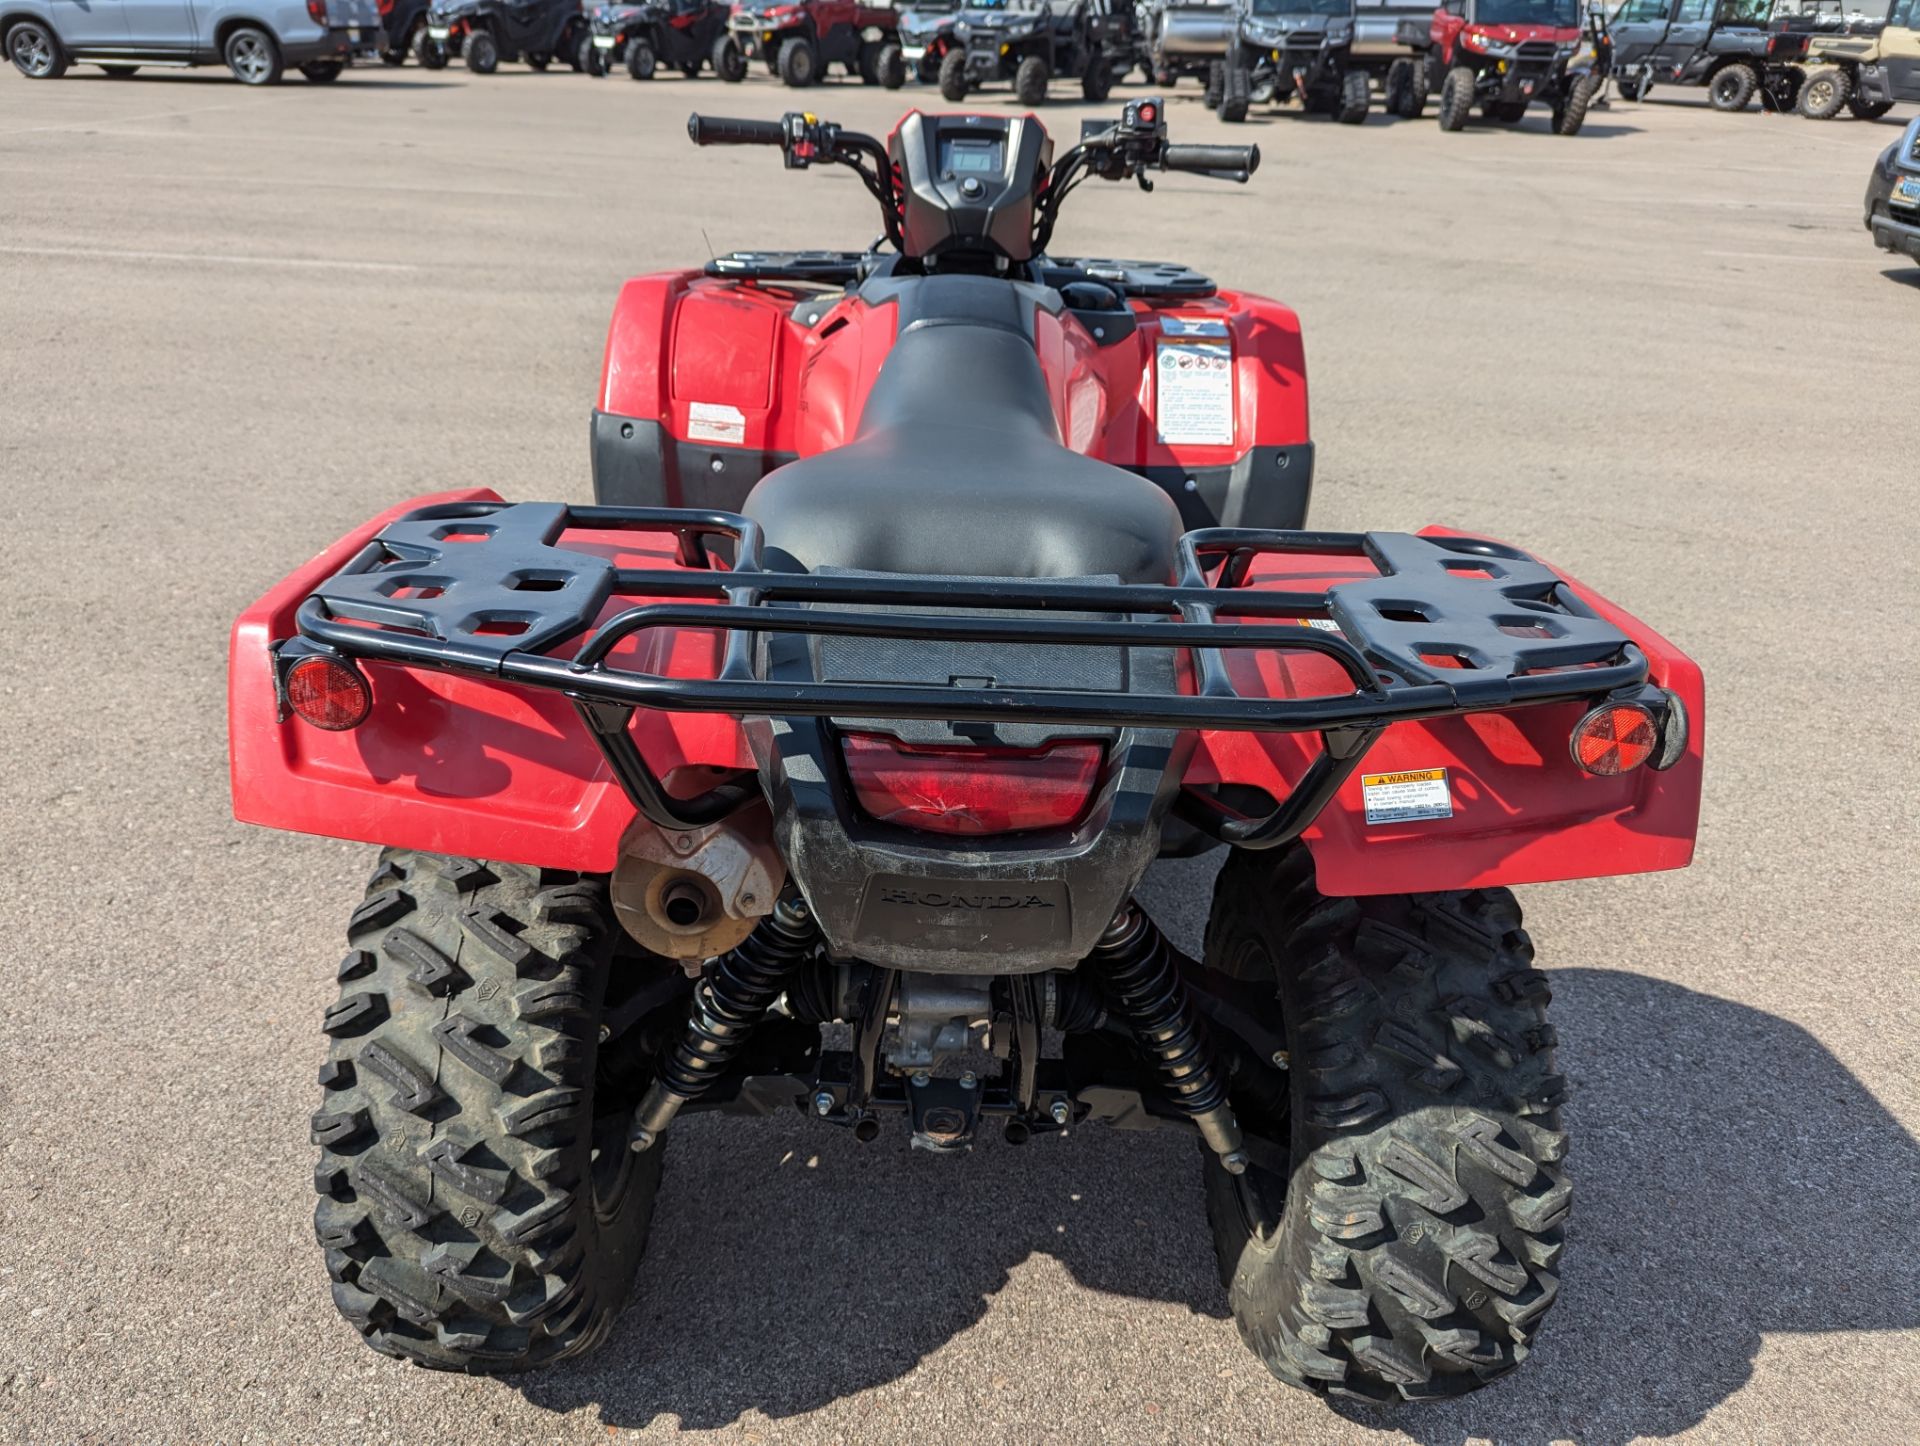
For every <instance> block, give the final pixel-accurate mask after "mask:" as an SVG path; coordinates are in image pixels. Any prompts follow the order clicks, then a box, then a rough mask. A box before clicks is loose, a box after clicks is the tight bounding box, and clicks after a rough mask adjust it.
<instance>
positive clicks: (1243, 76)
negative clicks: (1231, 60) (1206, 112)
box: [1218, 65, 1253, 125]
mask: <svg viewBox="0 0 1920 1446" xmlns="http://www.w3.org/2000/svg"><path fill="white" fill-rule="evenodd" d="M1252 90H1253V77H1252V76H1250V75H1248V74H1247V68H1246V67H1245V66H1244V65H1229V66H1228V67H1227V74H1226V79H1225V81H1224V82H1223V84H1222V89H1221V91H1220V110H1219V112H1218V114H1219V116H1220V119H1221V120H1223V121H1225V122H1226V123H1227V124H1228V125H1239V124H1240V122H1241V121H1243V120H1245V119H1246V118H1247V105H1248V103H1249V102H1250V100H1251V98H1252Z"/></svg>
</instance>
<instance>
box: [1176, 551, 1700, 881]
mask: <svg viewBox="0 0 1920 1446" xmlns="http://www.w3.org/2000/svg"><path fill="white" fill-rule="evenodd" d="M1424 531H1425V535H1428V536H1458V535H1460V534H1457V533H1452V532H1450V531H1449V530H1448V529H1445V528H1427V529H1425V530H1424ZM1367 572H1368V567H1367V564H1366V563H1364V562H1361V561H1358V560H1354V559H1340V560H1339V566H1338V570H1335V567H1334V560H1332V559H1318V560H1316V559H1312V558H1295V559H1283V558H1276V557H1268V558H1265V559H1262V561H1261V562H1260V563H1259V564H1257V565H1256V567H1255V569H1254V574H1253V577H1254V585H1256V586H1259V585H1265V586H1269V587H1280V588H1299V587H1314V586H1318V585H1321V584H1324V583H1328V582H1334V581H1338V580H1339V579H1340V578H1341V577H1343V576H1345V577H1352V576H1355V575H1364V574H1366V573H1367ZM1562 575H1563V576H1564V574H1562ZM1569 581H1570V582H1571V581H1572V580H1571V579H1569ZM1572 586H1573V588H1574V590H1575V592H1576V593H1578V594H1579V596H1580V597H1581V598H1582V599H1583V600H1584V601H1585V602H1586V603H1587V604H1588V605H1589V606H1590V607H1592V608H1593V609H1594V611H1595V612H1597V613H1599V614H1600V615H1601V616H1602V617H1604V618H1606V619H1607V620H1608V621H1609V622H1611V623H1613V624H1614V625H1615V626H1616V627H1618V628H1619V629H1620V630H1621V631H1622V632H1624V633H1626V634H1627V636H1628V637H1630V638H1632V639H1633V640H1634V641H1635V642H1636V643H1638V644H1639V645H1640V648H1641V650H1642V651H1643V652H1645V653H1646V655H1647V660H1648V663H1649V667H1650V672H1651V676H1652V679H1653V681H1654V682H1655V683H1657V684H1659V685H1660V686H1661V687H1663V688H1669V689H1671V690H1672V691H1673V692H1674V693H1676V694H1678V695H1679V697H1680V700H1681V702H1682V703H1683V705H1684V706H1685V708H1686V712H1687V717H1688V720H1689V722H1690V725H1691V726H1690V729H1689V736H1688V740H1687V749H1686V753H1685V755H1684V756H1683V757H1682V758H1681V759H1680V761H1679V762H1678V763H1676V764H1675V765H1674V766H1673V767H1672V768H1671V769H1668V770H1667V771H1665V772H1656V771H1654V770H1653V769H1651V768H1641V769H1637V770H1636V771H1634V772H1632V773H1629V774H1625V775H1622V776H1620V777H1616V778H1599V777H1595V776H1593V775H1592V774H1588V773H1584V772H1582V771H1581V770H1580V769H1579V768H1578V767H1577V766H1576V765H1575V764H1574V762H1573V758H1572V755H1571V753H1570V751H1569V746H1568V740H1569V738H1570V737H1571V736H1572V733H1573V729H1574V725H1575V724H1576V723H1578V722H1579V720H1580V718H1581V716H1582V709H1581V708H1580V707H1579V706H1578V705H1574V704H1561V705H1548V706H1542V707H1536V708H1519V709H1515V710H1514V711H1512V712H1510V713H1481V714H1472V715H1467V716H1463V717H1458V718H1441V719H1435V720H1432V721H1429V722H1422V723H1396V724H1395V725H1393V726H1392V727H1391V728H1389V729H1388V730H1387V731H1386V733H1385V734H1384V735H1383V736H1382V737H1381V739H1380V741H1379V742H1378V743H1377V744H1375V745H1374V748H1373V750H1372V751H1371V752H1370V753H1369V754H1368V755H1367V757H1366V760H1365V762H1364V763H1363V764H1362V765H1361V767H1360V770H1359V771H1358V772H1357V773H1356V774H1355V776H1354V777H1352V778H1350V779H1348V780H1347V783H1346V786H1345V787H1344V788H1342V789H1341V791H1340V793H1339V795H1338V796H1337V797H1336V798H1335V799H1334V801H1333V802H1332V803H1331V804H1330V805H1328V807H1327V808H1326V809H1325V810H1324V811H1322V813H1321V814H1320V817H1319V818H1318V819H1317V820H1315V822H1314V824H1313V826H1312V827H1311V828H1309V829H1308V830H1307V832H1306V835H1305V842H1306V845H1307V848H1308V849H1309V851H1310V852H1311V853H1312V854H1313V861H1314V871H1315V875H1316V877H1317V880H1318V883H1319V887H1320V891H1321V892H1322V893H1325V894H1336V895H1351V894H1401V893H1422V892H1429V891H1432V890H1436V889H1469V888H1482V887H1487V886H1490V885H1494V884H1533V883H1544V882H1547V881H1549V880H1555V879H1580V878H1598V877H1602V876H1606V875H1611V874H1637V873H1653V872H1657V871H1659V870H1662V869H1677V868H1684V867H1685V866H1686V865H1687V863H1688V862H1690V861H1691V860H1692V858H1693V844H1694V832H1695V828H1696V825H1697V824H1698V821H1699V814H1700V778H1701V757H1702V755H1701V749H1702V746H1703V744H1704V741H1705V730H1706V699H1705V692H1704V684H1703V681H1702V678H1701V674H1700V669H1699V667H1698V666H1697V665H1696V664H1695V663H1694V662H1693V661H1692V660H1691V659H1690V658H1688V657H1687V656H1686V655H1685V654H1684V653H1682V652H1681V651H1680V650H1679V649H1678V648H1676V647H1674V646H1673V644H1671V643H1669V642H1668V641H1667V640H1666V639H1665V638H1663V637H1661V636H1660V635H1659V634H1658V633H1656V632H1654V631H1653V630H1652V629H1651V628H1649V627H1648V626H1647V625H1646V624H1645V623H1643V622H1641V621H1639V620H1638V619H1637V618H1634V617H1632V616H1631V615H1629V614H1628V613H1626V612H1624V611H1622V610H1621V609H1619V608H1617V607H1615V606H1614V605H1613V604H1612V603H1610V602H1608V601H1607V600H1606V599H1605V598H1603V597H1600V596H1599V595H1598V594H1597V593H1594V592H1593V591H1592V590H1591V589H1589V588H1586V587H1584V586H1582V585H1581V584H1579V583H1578V582H1573V583H1572ZM1230 667H1231V668H1232V670H1233V673H1234V680H1235V686H1236V687H1237V688H1238V689H1239V690H1240V691H1242V692H1243V693H1253V692H1265V693H1267V694H1268V695H1270V696H1281V697H1285V696H1293V697H1301V696H1309V695H1312V694H1316V693H1336V692H1341V693H1343V692H1345V691H1347V687H1346V684H1345V680H1344V678H1343V677H1342V676H1341V675H1340V673H1339V671H1338V670H1337V669H1336V668H1335V667H1334V666H1333V665H1332V664H1331V663H1329V662H1327V661H1326V660H1324V659H1321V658H1318V657H1312V656H1307V655H1299V656H1297V657H1292V658H1289V659H1288V660H1287V661H1285V662H1280V661H1278V660H1276V658H1275V657H1274V656H1273V655H1271V654H1262V655H1258V656H1257V657H1251V658H1250V657H1249V656H1248V655H1245V654H1235V655H1230ZM1317 745H1318V740H1317V739H1316V738H1315V737H1314V736H1313V735H1311V734H1305V735H1301V734H1280V735H1274V734H1267V735H1259V734H1251V733H1215V732H1203V733H1202V734H1201V735H1200V738H1199V746H1198V747H1197V748H1196V749H1195V752H1194V758H1193V761H1192V763H1191V764H1190V765H1189V767H1188V769H1187V774H1186V781H1187V782H1188V783H1190V784H1195V785H1202V784H1208V783H1241V784H1253V785H1257V786H1258V787H1261V788H1264V789H1266V790H1267V791H1268V792H1270V793H1272V794H1274V795H1275V796H1284V795H1285V794H1286V793H1287V792H1288V791H1289V790H1290V789H1291V788H1292V786H1293V784H1294V782H1295V781H1296V780H1298V779H1299V777H1300V775H1301V774H1302V773H1303V772H1304V771H1305V769H1306V766H1307V764H1308V762H1309V761H1310V760H1311V758H1312V755H1313V751H1314V749H1315V748H1316V747H1317ZM1435 768H1444V769H1446V770H1447V781H1448V787H1449V790H1450V793H1451V795H1452V804H1453V816H1452V817H1451V818H1447V819H1433V820H1427V821H1423V822H1419V823H1401V824H1374V825H1369V824H1368V823H1367V821H1366V807H1365V800H1364V795H1363V792H1362V789H1363V779H1364V778H1365V777H1366V776H1367V775H1370V774H1379V773H1396V772H1402V771H1411V770H1426V769H1435Z"/></svg>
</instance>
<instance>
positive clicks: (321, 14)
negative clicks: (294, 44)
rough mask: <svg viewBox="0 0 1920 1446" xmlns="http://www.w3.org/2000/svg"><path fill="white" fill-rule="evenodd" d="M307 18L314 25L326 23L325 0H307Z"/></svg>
mask: <svg viewBox="0 0 1920 1446" xmlns="http://www.w3.org/2000/svg"><path fill="white" fill-rule="evenodd" d="M307 18H308V19H309V20H311V21H312V22H313V23H314V24H315V25H325V24H326V23H327V0H307Z"/></svg>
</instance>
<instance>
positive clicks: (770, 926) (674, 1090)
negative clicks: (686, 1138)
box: [627, 899, 820, 1154]
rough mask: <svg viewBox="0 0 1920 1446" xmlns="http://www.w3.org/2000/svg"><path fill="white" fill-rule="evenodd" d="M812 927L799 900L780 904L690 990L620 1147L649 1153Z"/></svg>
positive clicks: (803, 949) (731, 1050) (741, 1032)
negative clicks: (681, 1023)
mask: <svg viewBox="0 0 1920 1446" xmlns="http://www.w3.org/2000/svg"><path fill="white" fill-rule="evenodd" d="M819 939H820V930H819V926H818V925H816V924H815V923H814V921H813V915H812V913H811V912H810V911H809V910H808V909H807V906H806V904H805V903H804V902H803V901H801V900H799V899H782V900H781V901H780V902H779V903H778V904H775V905H774V908H773V912H772V913H771V914H769V915H768V916H767V917H766V918H765V919H763V920H761V922H760V924H759V926H758V927H756V928H755V929H754V931H753V932H752V933H751V934H749V935H747V937H746V938H745V939H744V940H742V941H741V942H740V944H739V945H738V946H736V947H735V948H734V949H732V950H731V951H729V952H728V953H726V954H723V955H722V956H721V957H720V959H719V960H718V962H717V963H715V965H714V966H713V969H712V971H711V972H709V973H708V974H707V976H706V977H705V978H704V979H702V980H701V981H700V984H699V987H698V988H696V989H695V990H694V991H693V1012H692V1014H691V1016H690V1017H689V1018H688V1020H687V1032H686V1034H685V1036H683V1037H682V1039H681V1040H680V1043H678V1044H677V1045H675V1046H674V1048H673V1052H672V1053H671V1054H670V1055H667V1056H666V1057H665V1058H663V1059H662V1060H661V1061H660V1072H659V1073H658V1074H657V1075H656V1076H655V1077H654V1081H653V1083H652V1084H650V1085H648V1086H647V1092H646V1094H645V1095H644V1096H643V1097H642V1098H641V1100H640V1103H639V1104H638V1105H637V1106H635V1108H634V1111H633V1123H632V1125H631V1126H630V1127H629V1128H628V1130H627V1145H628V1147H629V1148H630V1149H632V1150H633V1152H634V1153H635V1154H638V1153H640V1152H641V1151H642V1150H645V1149H647V1148H649V1147H650V1146H651V1145H652V1144H653V1143H654V1141H656V1140H658V1139H659V1138H660V1136H661V1134H662V1133H664V1132H665V1130H666V1128H667V1126H668V1125H670V1124H672V1123H673V1117H674V1116H675V1115H677V1114H679V1113H680V1109H681V1107H682V1106H683V1105H685V1104H686V1103H687V1102H688V1101H689V1100H695V1099H698V1098H699V1097H700V1096H701V1095H703V1094H705V1093H706V1092H707V1090H708V1088H709V1087H710V1086H711V1085H712V1084H713V1082H714V1081H715V1080H717V1079H718V1078H719V1077H720V1076H721V1075H722V1074H723V1073H724V1072H725V1071H726V1068H727V1066H728V1065H730V1064H731V1063H733V1058H734V1056H735V1055H736V1054H738V1053H739V1052H740V1047H741V1045H743V1044H744V1043H746V1039H747V1036H748V1035H749V1034H751V1033H753V1031H754V1028H755V1026H757V1025H758V1024H759V1023H760V1021H761V1020H762V1019H764V1018H765V1017H766V1013H767V1010H768V1009H769V1008H770V1007H771V1006H772V1004H773V1001H774V1000H776V999H778V998H779V997H780V992H781V990H782V989H784V988H785V987H786V983H787V980H788V979H789V978H790V977H791V976H792V975H793V973H794V972H795V971H796V970H797V969H799V967H800V966H801V965H802V964H804V963H805V962H806V960H807V956H808V955H810V954H811V953H812V952H813V949H814V946H815V945H816V944H817V943H818V942H819Z"/></svg>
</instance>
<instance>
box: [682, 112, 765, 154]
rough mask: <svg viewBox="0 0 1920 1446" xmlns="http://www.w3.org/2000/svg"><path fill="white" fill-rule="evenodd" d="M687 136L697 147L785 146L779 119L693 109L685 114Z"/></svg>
mask: <svg viewBox="0 0 1920 1446" xmlns="http://www.w3.org/2000/svg"><path fill="white" fill-rule="evenodd" d="M687 136H688V138H689V139H690V140H692V142H693V143H694V144H695V145H696V146H784V145H785V144H786V143H787V128H786V126H785V125H783V124H782V123H781V122H779V121H764V120H736V119H734V118H733V117H730V116H723V115H701V114H699V113H698V112H695V113H694V114H693V115H690V116H688V117H687Z"/></svg>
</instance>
